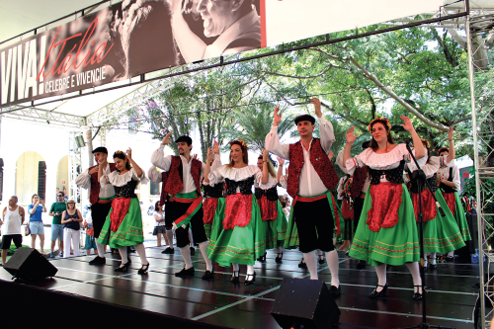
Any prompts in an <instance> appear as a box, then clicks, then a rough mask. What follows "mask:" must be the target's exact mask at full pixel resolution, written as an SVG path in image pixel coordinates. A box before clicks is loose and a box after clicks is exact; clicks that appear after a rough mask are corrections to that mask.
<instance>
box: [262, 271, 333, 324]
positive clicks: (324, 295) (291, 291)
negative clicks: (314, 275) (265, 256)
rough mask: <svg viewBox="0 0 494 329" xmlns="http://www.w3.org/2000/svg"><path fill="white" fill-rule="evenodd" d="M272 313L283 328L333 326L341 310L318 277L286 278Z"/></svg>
mask: <svg viewBox="0 0 494 329" xmlns="http://www.w3.org/2000/svg"><path fill="white" fill-rule="evenodd" d="M271 315H272V316H273V317H274V318H275V320H276V322H278V324H279V325H280V326H281V327H282V328H283V329H290V328H302V327H303V328H305V329H321V328H324V329H327V328H335V327H337V326H338V324H339V321H340V315H341V311H340V309H339V308H338V305H336V303H335V301H334V299H333V297H331V295H330V294H329V289H328V287H327V286H326V284H325V283H324V281H321V280H308V279H294V278H285V279H283V283H282V284H281V287H280V290H279V291H278V295H277V296H276V300H275V301H274V305H273V308H272V309H271Z"/></svg>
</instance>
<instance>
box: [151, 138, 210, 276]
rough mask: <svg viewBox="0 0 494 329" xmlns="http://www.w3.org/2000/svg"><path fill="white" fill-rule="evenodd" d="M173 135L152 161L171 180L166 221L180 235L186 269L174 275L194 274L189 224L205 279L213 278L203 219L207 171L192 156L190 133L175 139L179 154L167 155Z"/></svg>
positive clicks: (166, 193)
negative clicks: (166, 173) (199, 255)
mask: <svg viewBox="0 0 494 329" xmlns="http://www.w3.org/2000/svg"><path fill="white" fill-rule="evenodd" d="M171 134H172V132H171V131H170V132H169V133H168V134H167V135H166V136H165V137H164V138H163V141H162V142H161V146H160V147H159V148H158V149H157V150H156V151H154V153H153V155H152V157H151V163H152V164H153V165H154V166H156V167H158V168H160V169H162V170H165V171H167V172H168V179H167V181H166V184H165V187H164V189H163V190H162V198H163V193H165V196H166V195H167V197H168V198H169V200H168V203H167V207H170V206H171V211H167V213H166V216H165V220H166V221H165V223H166V222H167V221H168V218H170V221H171V222H172V223H173V224H172V225H173V226H174V227H175V235H176V237H177V247H178V248H179V250H180V253H181V254H182V257H183V260H184V263H185V266H184V268H183V269H182V270H181V271H180V272H177V273H175V275H176V276H178V277H190V276H194V266H193V265H192V257H191V254H190V252H191V249H190V247H192V246H191V245H190V239H189V224H190V226H191V229H192V235H193V239H194V242H196V243H198V244H199V250H200V251H201V254H202V257H203V259H204V262H205V263H206V272H205V273H204V275H203V276H202V279H203V280H211V279H213V265H212V262H211V260H210V259H209V258H208V255H207V253H206V251H207V248H208V244H209V241H208V238H207V237H206V232H205V230H204V224H203V221H202V218H203V209H202V196H201V185H200V181H201V176H203V172H204V164H203V163H202V162H201V161H199V160H197V159H193V158H192V156H191V154H190V151H191V150H192V139H191V138H190V137H189V136H180V137H179V138H178V139H177V140H176V141H175V143H177V144H178V151H179V153H180V156H172V155H168V156H166V157H164V148H165V146H166V145H168V144H169V143H170V142H171V139H170V136H171ZM165 211H166V209H165ZM169 212H170V213H171V216H170V214H169ZM171 241H173V240H171Z"/></svg>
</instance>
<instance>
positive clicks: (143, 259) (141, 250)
mask: <svg viewBox="0 0 494 329" xmlns="http://www.w3.org/2000/svg"><path fill="white" fill-rule="evenodd" d="M134 248H135V250H136V251H137V254H138V255H139V258H140V259H141V264H142V265H147V264H149V262H148V260H147V259H146V249H144V245H143V244H142V243H141V244H138V245H135V246H134Z"/></svg>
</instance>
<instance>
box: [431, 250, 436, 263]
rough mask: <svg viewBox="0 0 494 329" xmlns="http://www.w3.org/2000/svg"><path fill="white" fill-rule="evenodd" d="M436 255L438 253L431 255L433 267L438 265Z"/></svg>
mask: <svg viewBox="0 0 494 329" xmlns="http://www.w3.org/2000/svg"><path fill="white" fill-rule="evenodd" d="M436 255H437V252H433V253H431V264H432V265H436V264H437V263H436Z"/></svg>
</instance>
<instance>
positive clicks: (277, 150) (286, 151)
mask: <svg viewBox="0 0 494 329" xmlns="http://www.w3.org/2000/svg"><path fill="white" fill-rule="evenodd" d="M265 145H266V150H268V151H269V152H272V153H274V154H276V155H277V156H279V157H280V158H283V159H288V158H289V157H290V145H288V144H281V143H280V137H279V136H278V126H272V127H271V131H270V132H269V133H268V134H267V135H266V140H265Z"/></svg>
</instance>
